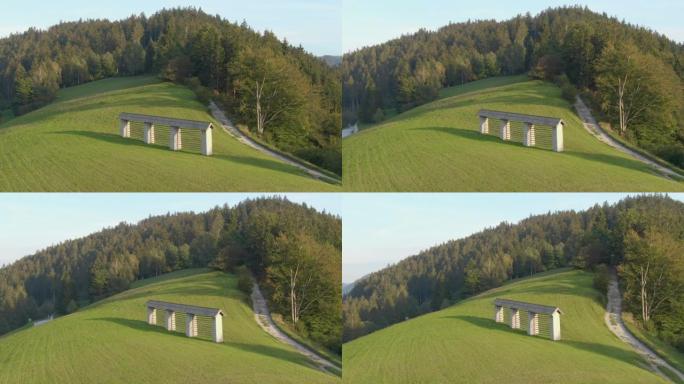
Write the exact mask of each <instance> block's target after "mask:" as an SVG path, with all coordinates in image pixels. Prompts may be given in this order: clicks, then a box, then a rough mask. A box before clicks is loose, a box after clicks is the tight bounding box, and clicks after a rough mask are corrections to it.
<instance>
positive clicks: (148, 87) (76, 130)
mask: <svg viewBox="0 0 684 384" xmlns="http://www.w3.org/2000/svg"><path fill="white" fill-rule="evenodd" d="M124 111H126V112H137V113H145V114H151V115H163V116H171V117H179V118H186V119H193V120H211V121H214V120H213V119H212V118H211V116H210V115H209V114H208V113H207V112H206V108H205V107H204V106H203V105H201V104H200V103H199V102H197V101H196V100H195V98H194V95H193V94H192V92H191V91H190V90H188V89H186V88H185V87H181V86H178V85H174V84H171V83H160V82H159V81H158V80H156V79H155V78H153V77H135V78H115V79H107V80H101V81H97V82H93V83H89V84H85V85H82V86H79V87H74V88H69V89H65V90H62V91H60V94H59V97H58V100H57V101H56V102H55V103H53V104H51V105H48V106H47V107H45V108H41V109H39V110H37V111H34V112H31V113H29V114H27V115H24V116H21V117H17V118H15V119H12V120H10V121H8V122H6V123H4V124H1V125H0V190H2V191H281V192H282V191H328V190H333V189H335V188H336V187H334V186H332V185H330V184H327V183H324V182H321V181H317V180H314V179H312V178H311V177H309V176H307V175H305V174H304V172H302V171H300V170H298V169H297V168H295V167H292V166H289V165H287V164H284V163H281V162H279V161H277V160H274V159H273V158H271V157H269V156H266V155H263V154H261V153H260V152H258V151H256V150H254V149H252V148H249V147H247V146H245V145H243V144H241V143H239V142H238V141H237V140H235V139H233V138H232V137H230V136H229V135H228V134H227V133H225V132H223V131H222V130H221V129H220V128H216V129H214V155H213V156H211V157H205V156H201V155H199V154H197V153H190V152H186V151H183V152H179V153H174V152H172V151H170V150H168V145H167V143H168V136H166V135H164V132H165V131H159V132H158V133H157V143H158V145H155V146H148V145H145V144H143V143H142V142H141V141H136V140H130V139H123V138H121V137H120V136H119V122H118V114H119V113H120V112H124ZM214 124H215V125H216V122H215V121H214ZM216 126H217V127H218V125H216ZM138 129H140V128H138ZM132 133H133V132H132ZM193 133H195V134H196V132H193ZM191 141H192V139H191V137H190V136H189V135H188V136H187V137H186V138H184V142H186V143H190V142H191ZM195 141H196V140H195ZM195 144H196V145H197V146H198V145H199V144H198V142H196V143H195ZM186 146H188V147H189V145H187V144H186Z"/></svg>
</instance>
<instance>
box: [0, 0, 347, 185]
mask: <svg viewBox="0 0 684 384" xmlns="http://www.w3.org/2000/svg"><path fill="white" fill-rule="evenodd" d="M226 11H227V12H228V13H229V14H228V15H224V16H229V17H230V19H231V20H236V19H242V20H243V21H242V22H241V23H239V24H238V23H237V22H234V21H229V20H228V19H227V18H224V17H222V15H218V14H215V15H209V14H207V13H205V12H204V11H202V9H201V8H198V7H175V8H164V9H161V10H159V11H157V12H155V13H153V14H151V15H149V16H147V15H145V14H144V13H141V14H133V15H131V16H130V17H128V18H125V19H122V20H108V19H84V18H83V17H85V15H84V14H82V13H81V15H80V17H81V18H80V19H79V13H74V14H73V15H71V16H70V18H74V19H78V21H63V22H60V23H59V24H56V25H53V26H50V27H48V28H46V29H44V30H43V29H37V28H29V29H28V30H27V31H25V32H23V33H15V34H12V35H10V36H8V37H5V38H0V116H2V115H7V114H8V113H7V111H8V110H11V111H12V112H13V113H14V114H15V115H22V114H25V113H26V112H28V111H31V110H35V109H37V108H39V107H41V106H44V105H46V104H49V103H50V102H52V101H53V100H54V99H55V96H56V95H57V91H58V90H59V89H60V88H67V87H72V86H74V85H80V84H84V83H87V82H90V81H94V80H100V79H105V78H112V77H121V76H132V75H140V74H154V75H158V76H160V77H162V78H164V79H167V80H169V81H173V82H175V83H178V84H184V85H189V86H190V87H191V88H192V89H193V90H194V91H195V92H196V93H197V94H199V95H201V98H202V100H203V103H205V104H206V103H208V101H209V98H213V99H214V100H216V101H219V102H220V103H221V105H222V106H223V107H224V108H225V109H226V110H227V111H229V113H230V115H231V118H232V119H233V122H235V123H237V124H242V125H244V126H245V128H246V129H249V130H251V131H252V133H253V134H255V135H257V136H259V138H260V139H261V140H263V141H266V142H268V144H269V145H272V146H276V147H278V148H279V149H280V150H283V151H285V152H288V153H291V154H294V155H295V156H298V157H300V158H303V159H305V160H307V161H309V162H312V163H316V164H317V165H319V166H321V167H323V168H327V169H329V170H331V171H333V172H335V173H338V174H339V172H340V169H341V158H340V145H339V144H340V143H339V141H340V129H341V122H340V119H339V117H340V108H341V107H340V104H341V103H340V97H341V84H340V79H339V70H338V69H337V68H333V67H330V66H328V65H327V64H326V63H325V62H324V61H323V60H321V59H319V58H318V57H316V56H314V55H312V54H310V53H308V52H307V51H305V50H304V48H302V47H301V46H299V47H296V46H292V45H290V44H289V43H288V42H287V41H286V40H284V39H281V38H279V37H278V36H276V35H275V34H274V33H272V32H270V31H268V28H267V30H266V31H264V32H260V31H256V30H254V29H252V28H251V27H250V26H249V25H248V24H247V22H246V21H245V20H244V19H243V18H242V17H241V16H240V15H239V12H240V11H239V10H237V9H227V10H226ZM257 82H260V84H261V87H263V90H264V92H266V93H269V94H271V97H269V98H268V100H267V99H266V98H263V99H262V98H261V97H260V96H259V97H257V95H256V94H255V92H253V90H254V87H255V86H256V84H257ZM257 99H259V100H257ZM256 104H259V105H260V106H261V109H260V110H256V109H257V108H256Z"/></svg>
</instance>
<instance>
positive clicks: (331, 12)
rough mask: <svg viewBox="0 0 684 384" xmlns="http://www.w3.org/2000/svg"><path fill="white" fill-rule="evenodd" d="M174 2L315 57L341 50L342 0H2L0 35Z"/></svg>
mask: <svg viewBox="0 0 684 384" xmlns="http://www.w3.org/2000/svg"><path fill="white" fill-rule="evenodd" d="M179 6H182V7H187V6H194V7H199V8H202V10H204V11H205V12H206V13H208V14H210V15H216V14H218V15H220V16H221V17H223V18H224V19H228V20H230V21H238V22H242V20H246V21H247V24H249V25H250V26H251V27H252V28H254V29H256V30H258V31H263V30H264V29H268V30H271V31H273V32H274V33H275V34H276V35H277V36H278V37H279V38H281V39H282V38H287V40H288V41H289V42H290V43H291V44H293V45H300V44H301V45H302V46H303V47H304V49H306V50H307V51H309V52H311V53H313V54H315V55H318V56H322V55H340V54H341V52H342V17H341V8H342V0H258V1H244V0H193V1H187V0H145V1H137V0H116V1H93V0H53V1H45V0H22V1H18V0H3V1H2V4H1V5H0V37H4V36H7V35H9V34H10V33H14V32H23V31H25V30H27V29H28V28H29V27H37V28H41V29H45V28H47V27H50V26H52V25H54V24H57V23H59V22H60V21H75V20H78V19H96V18H107V19H109V20H119V19H124V18H126V17H128V16H130V15H132V14H136V15H137V14H140V13H143V12H144V13H145V14H146V15H147V16H150V15H152V14H153V13H155V12H156V11H158V10H161V9H162V8H173V7H179Z"/></svg>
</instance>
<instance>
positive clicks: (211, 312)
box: [145, 300, 224, 317]
mask: <svg viewBox="0 0 684 384" xmlns="http://www.w3.org/2000/svg"><path fill="white" fill-rule="evenodd" d="M145 305H146V306H147V307H152V308H156V309H161V310H167V309H169V310H172V311H174V312H182V313H193V314H195V315H199V316H209V317H214V316H216V315H221V316H224V314H223V311H222V310H220V309H218V308H207V307H198V306H195V305H187V304H178V303H169V302H167V301H158V300H149V301H148V302H147V304H145Z"/></svg>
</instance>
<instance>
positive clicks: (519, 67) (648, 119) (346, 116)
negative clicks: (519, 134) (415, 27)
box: [342, 7, 684, 167]
mask: <svg viewBox="0 0 684 384" xmlns="http://www.w3.org/2000/svg"><path fill="white" fill-rule="evenodd" d="M525 73H527V74H529V76H530V77H531V78H534V79H541V80H544V81H550V82H554V83H556V84H557V85H558V86H559V87H560V88H561V90H562V94H563V96H564V97H565V98H567V99H568V100H569V101H571V102H573V103H574V99H575V96H576V95H577V94H578V93H580V94H581V95H582V97H583V99H584V100H585V101H586V102H588V103H589V104H590V105H592V106H593V109H595V110H596V111H597V112H599V113H601V114H602V116H601V117H603V118H604V119H605V120H606V121H608V122H610V124H611V129H612V130H613V131H615V132H616V133H617V134H619V135H621V136H622V137H623V138H624V139H625V140H627V141H629V142H631V143H632V144H634V145H637V146H639V147H640V148H642V149H645V150H647V151H650V152H651V153H653V154H655V155H657V156H660V157H661V158H663V159H665V160H667V161H669V162H670V163H672V164H674V165H677V166H679V167H684V96H683V94H682V77H683V76H684V45H682V44H679V43H676V42H674V41H672V40H670V39H668V38H667V37H666V36H664V35H660V34H658V33H656V32H654V31H651V30H649V29H646V28H642V27H639V26H635V25H631V24H628V23H626V22H624V21H620V20H618V19H616V18H612V17H609V16H607V15H606V14H598V13H594V12H592V11H590V10H589V9H587V8H582V7H561V8H554V9H548V10H546V11H543V12H541V13H540V14H538V15H536V16H531V15H530V14H526V15H520V16H517V17H515V18H512V19H510V20H507V21H502V22H497V21H494V20H481V21H468V22H464V23H454V24H450V25H447V26H445V27H442V28H440V29H438V30H437V31H434V32H432V31H427V30H420V31H418V32H416V33H414V34H411V35H404V36H402V37H400V38H398V39H395V40H391V41H388V42H385V43H383V44H380V45H376V46H371V47H365V48H362V49H359V50H357V51H354V52H351V53H348V54H346V55H345V56H344V57H343V61H342V81H343V85H342V88H343V100H342V102H343V107H342V109H343V123H344V124H350V123H352V124H353V123H354V122H356V121H361V122H365V123H378V122H381V121H383V120H384V119H385V118H386V116H387V115H388V113H389V112H390V111H397V112H403V111H405V110H408V109H410V108H413V107H415V106H418V105H421V104H424V103H427V102H430V101H432V100H435V99H436V98H437V97H438V94H439V90H440V89H441V88H444V87H450V86H455V85H461V84H464V83H467V82H470V81H474V80H479V79H484V78H488V77H493V76H501V75H515V74H525Z"/></svg>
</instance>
